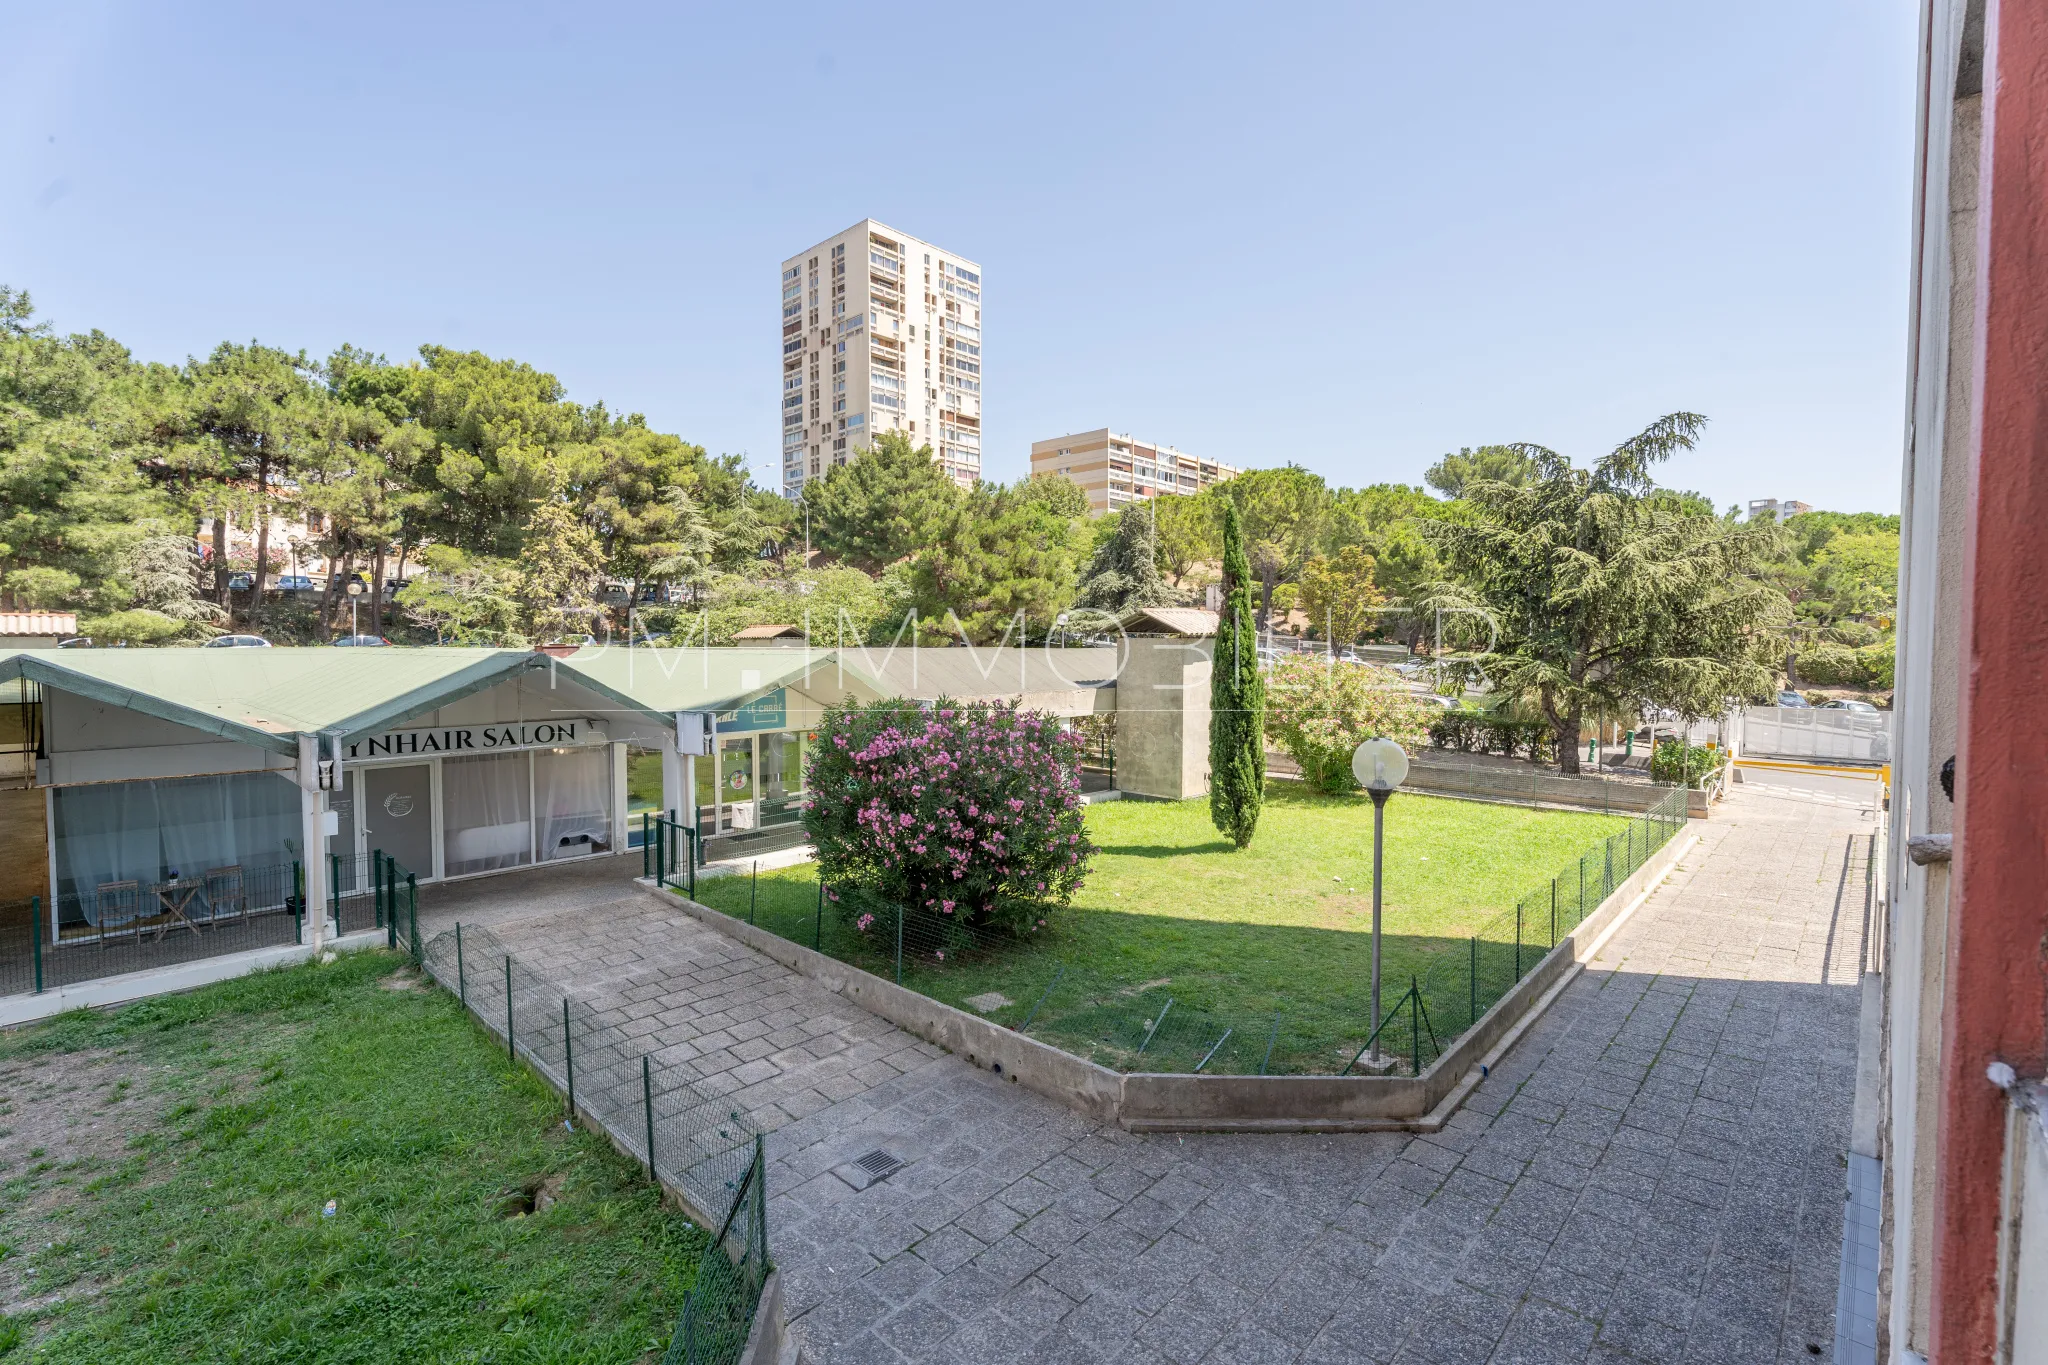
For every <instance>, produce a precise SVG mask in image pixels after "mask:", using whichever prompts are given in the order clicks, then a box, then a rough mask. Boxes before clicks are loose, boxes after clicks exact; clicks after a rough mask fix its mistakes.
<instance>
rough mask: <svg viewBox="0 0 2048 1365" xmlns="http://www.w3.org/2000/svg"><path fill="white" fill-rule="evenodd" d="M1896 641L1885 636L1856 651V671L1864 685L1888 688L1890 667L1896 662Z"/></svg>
mask: <svg viewBox="0 0 2048 1365" xmlns="http://www.w3.org/2000/svg"><path fill="white" fill-rule="evenodd" d="M1896 648H1897V645H1896V642H1895V641H1893V640H1891V639H1889V638H1886V639H1883V640H1879V641H1878V642H1877V643H1876V644H1873V645H1865V646H1864V647H1863V648H1861V649H1859V650H1857V651H1856V673H1857V677H1858V680H1859V681H1861V682H1862V684H1863V685H1864V686H1865V687H1875V688H1879V689H1881V690H1887V691H1888V690H1890V688H1891V686H1892V668H1893V666H1894V665H1895V664H1896V663H1897V658H1896V654H1895V650H1896Z"/></svg>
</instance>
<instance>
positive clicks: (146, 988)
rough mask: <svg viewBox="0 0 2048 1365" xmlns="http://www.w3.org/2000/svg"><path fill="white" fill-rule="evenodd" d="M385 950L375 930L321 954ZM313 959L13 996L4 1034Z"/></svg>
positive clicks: (248, 963)
mask: <svg viewBox="0 0 2048 1365" xmlns="http://www.w3.org/2000/svg"><path fill="white" fill-rule="evenodd" d="M383 946H385V934H384V931H383V930H381V929H375V930H366V931H364V932H362V933H359V934H348V935H345V936H343V937H341V938H331V939H329V940H327V942H326V943H325V944H324V945H322V947H321V951H322V952H338V953H352V952H358V951H360V950H362V949H364V948H382V947H383ZM312 956H313V948H312V946H311V945H309V944H304V943H286V944H280V945H279V946H277V947H274V948H252V949H250V950H249V951H248V952H245V953H226V954H223V955H222V956H220V957H202V958H199V959H197V960H196V961H192V962H180V963H178V964H176V965H175V966H170V967H149V968H145V969H144V970H142V971H139V972H123V973H122V974H121V975H119V976H103V977H99V978H97V979H96V980H92V981H79V982H75V983H73V984H72V985H69V986H53V987H51V988H50V989H49V990H46V991H44V992H43V993H42V994H41V995H14V996H9V997H7V998H6V999H4V1000H0V1028H14V1027H17V1026H18V1025H21V1024H32V1023H34V1022H36V1021H37V1020H38V1019H48V1018H50V1017H51V1016H52V1015H57V1014H62V1013H63V1012H64V1011H65V1010H80V1009H103V1008H105V1007H107V1006H109V1005H125V1004H128V1003H129V1002H130V1001H135V1000H147V999H148V998H149V997H151V996H153V995H175V994H176V993H178V992H179V991H190V990H197V989H198V988H199V987H201V986H211V985H213V984H214V983H215V982H217V981H232V980H233V979H234V978H236V977H238V976H247V975H249V974H250V973H251V972H261V971H267V970H269V969H270V968H272V967H289V966H293V965H295V964H297V963H300V962H305V961H308V960H309V959H311V958H312Z"/></svg>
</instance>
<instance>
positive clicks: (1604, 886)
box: [1600, 834, 1614, 901]
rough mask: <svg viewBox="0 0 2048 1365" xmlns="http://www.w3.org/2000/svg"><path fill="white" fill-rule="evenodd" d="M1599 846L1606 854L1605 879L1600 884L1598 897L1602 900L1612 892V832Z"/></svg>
mask: <svg viewBox="0 0 2048 1365" xmlns="http://www.w3.org/2000/svg"><path fill="white" fill-rule="evenodd" d="M1601 848H1602V849H1603V850H1604V851H1605V852H1606V854H1607V880H1606V881H1604V882H1602V883H1601V884H1600V899H1601V900H1603V901H1604V900H1606V899H1607V898H1608V897H1609V896H1611V895H1613V894H1614V836H1613V835H1612V834H1610V835H1608V836H1607V842H1606V843H1604V844H1602V845H1601Z"/></svg>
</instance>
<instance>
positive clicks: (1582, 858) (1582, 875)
mask: <svg viewBox="0 0 2048 1365" xmlns="http://www.w3.org/2000/svg"><path fill="white" fill-rule="evenodd" d="M1585 917H1586V855H1585V854H1583V853H1581V854H1580V855H1579V918H1580V919H1584V918H1585Z"/></svg>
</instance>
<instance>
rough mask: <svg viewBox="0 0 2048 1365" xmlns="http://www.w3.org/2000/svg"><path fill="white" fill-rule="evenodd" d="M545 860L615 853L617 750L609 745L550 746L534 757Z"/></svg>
mask: <svg viewBox="0 0 2048 1365" xmlns="http://www.w3.org/2000/svg"><path fill="white" fill-rule="evenodd" d="M533 795H534V803H535V806H536V807H537V811H536V813H537V815H538V817H539V818H538V822H537V824H538V829H539V835H540V860H541V861H542V862H548V861H551V860H552V859H556V858H580V857H583V856H585V855H587V854H591V853H609V852H610V851H611V846H612V750H611V746H610V745H609V744H592V745H585V746H583V747H581V748H576V749H544V750H542V751H541V752H540V753H538V754H535V755H534V759H533Z"/></svg>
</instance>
